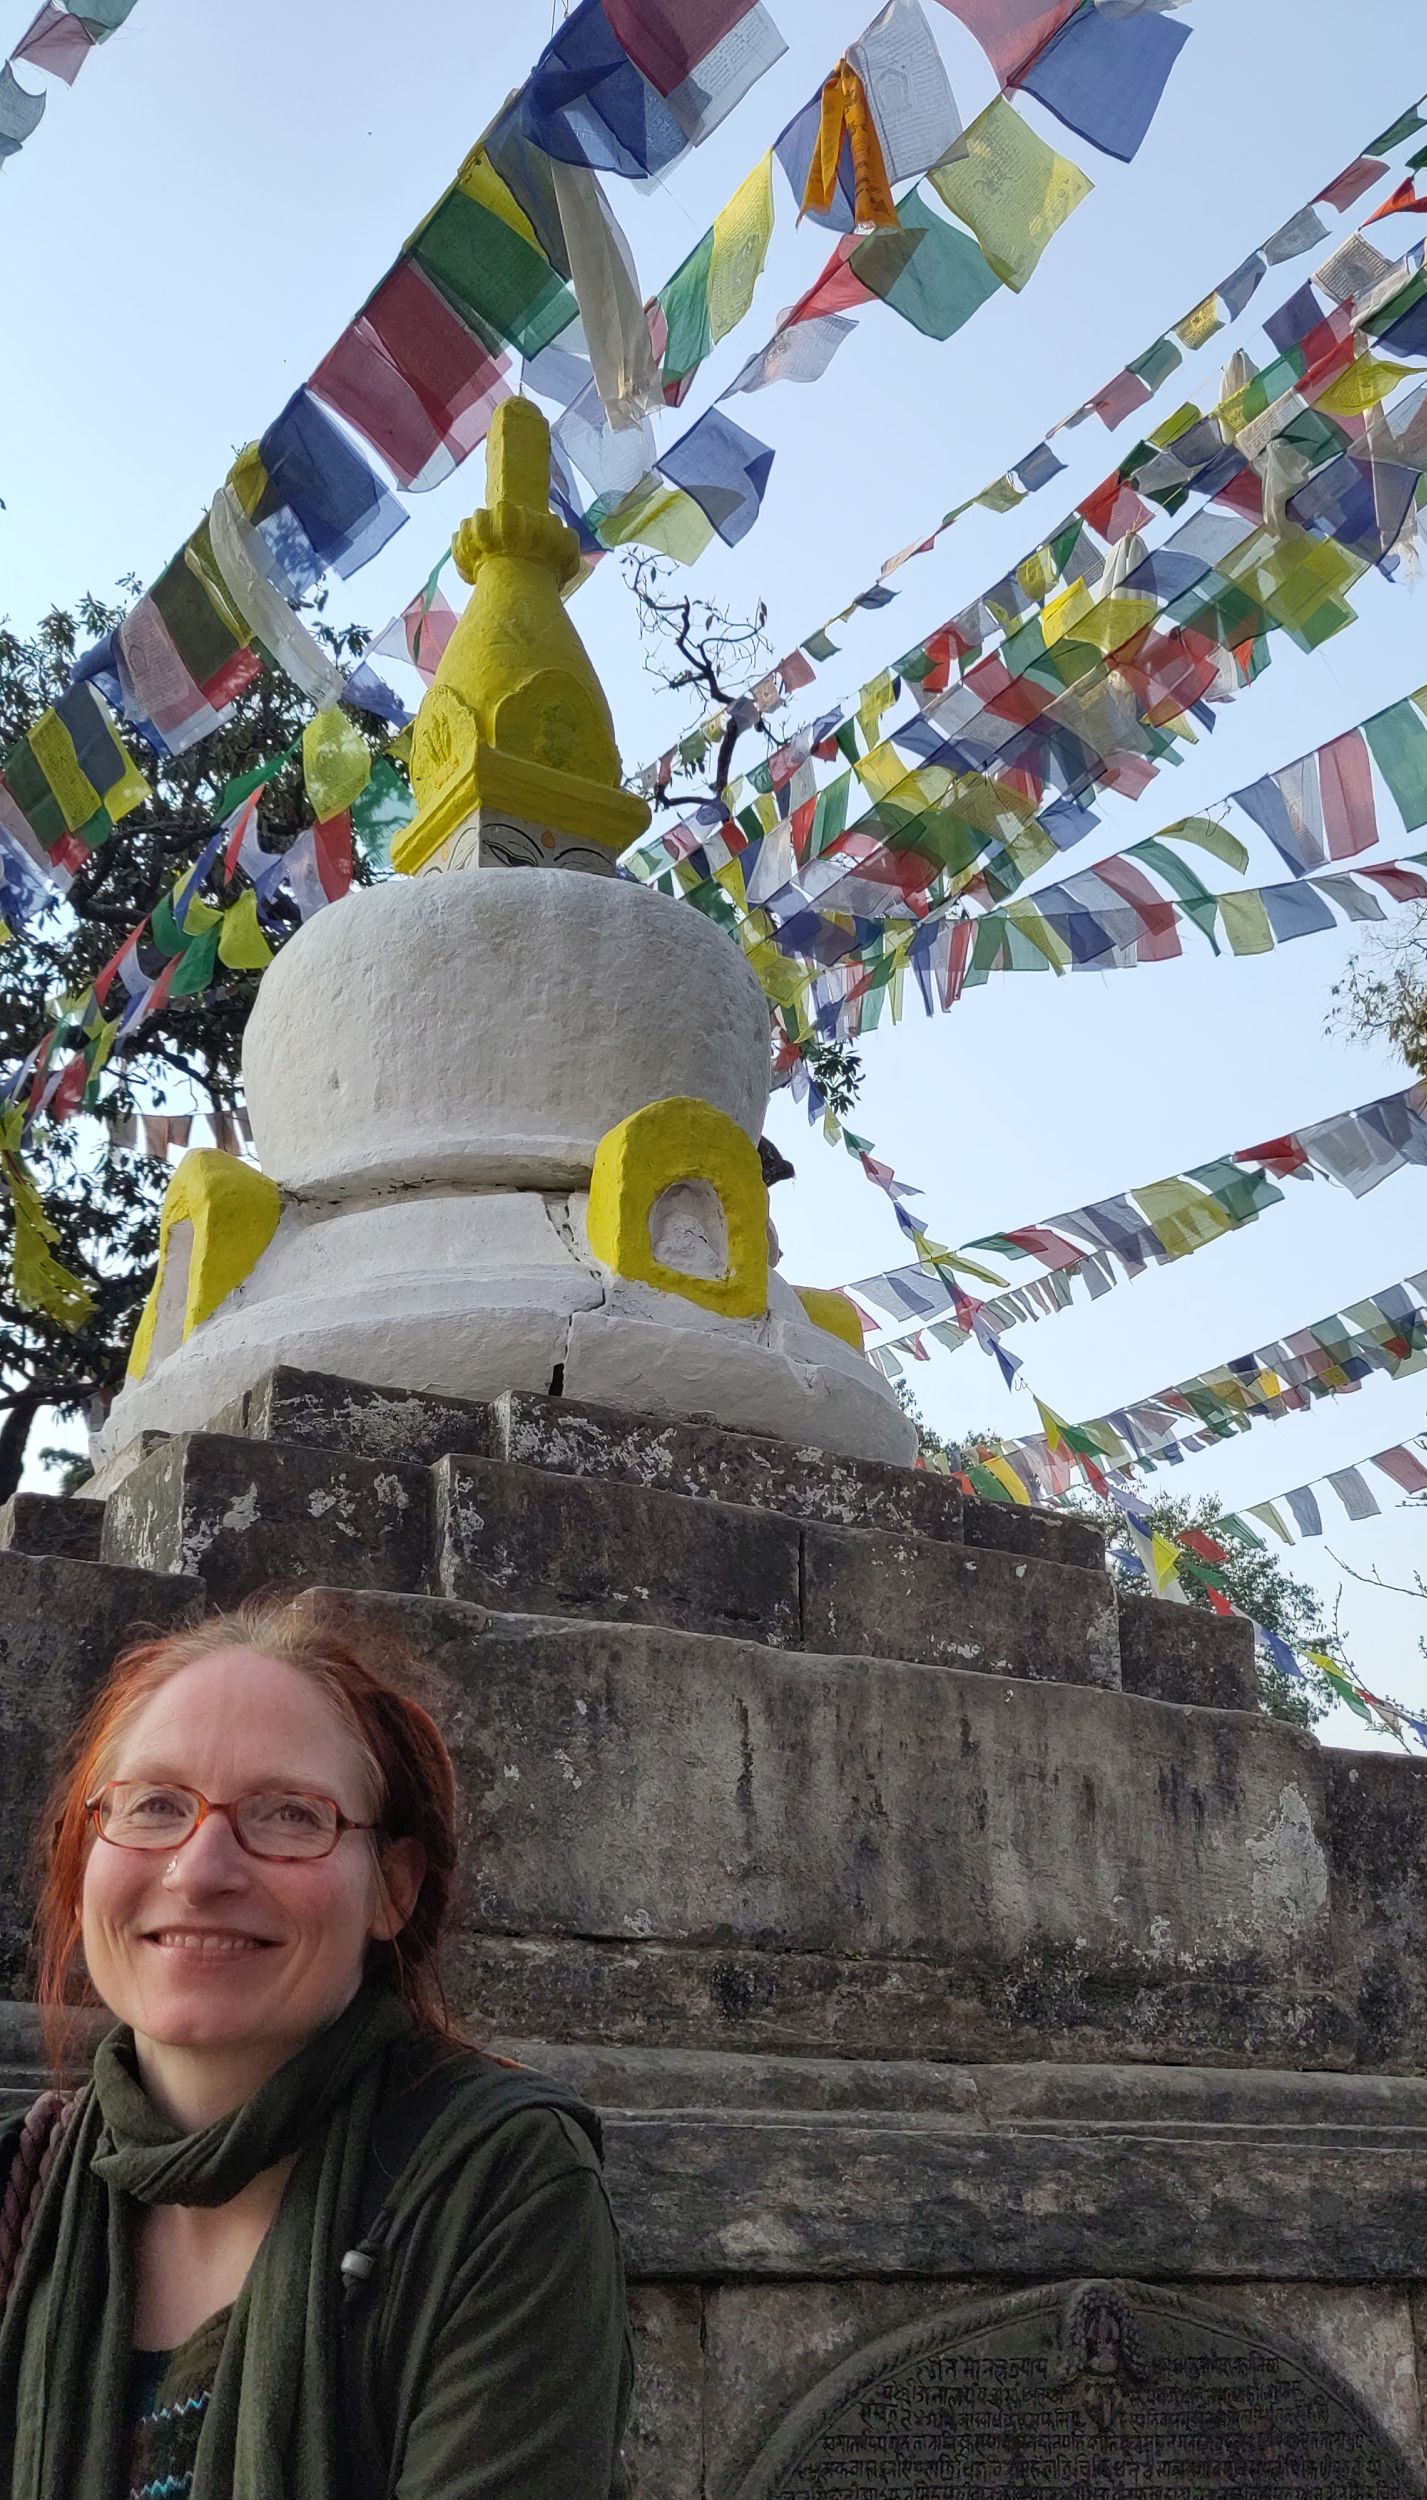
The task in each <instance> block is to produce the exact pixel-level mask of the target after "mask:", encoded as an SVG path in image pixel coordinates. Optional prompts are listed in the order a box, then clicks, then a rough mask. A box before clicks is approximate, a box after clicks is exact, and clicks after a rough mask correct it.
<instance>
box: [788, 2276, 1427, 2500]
mask: <svg viewBox="0 0 1427 2500" xmlns="http://www.w3.org/2000/svg"><path fill="white" fill-rule="evenodd" d="M1422 2490H1423V2486H1422V2484H1421V2481H1420V2479H1419V2478H1418V2476H1417V2474H1416V2472H1415V2470H1414V2468H1413V2467H1412V2466H1411V2465H1410V2464H1409V2463H1408V2461H1407V2460H1406V2458H1405V2457H1404V2456H1403V2455H1402V2454H1401V2452H1400V2450H1399V2449H1398V2448H1397V2446H1396V2445H1395V2443H1394V2442H1393V2441H1392V2440H1391V2439H1389V2438H1388V2436H1387V2435H1386V2433H1385V2432H1384V2431H1383V2430H1382V2429H1381V2428H1380V2427H1379V2425H1378V2424H1376V2423H1375V2422H1374V2421H1373V2419H1372V2417H1371V2416H1370V2415H1369V2414H1368V2412H1367V2411H1366V2409H1365V2408H1364V2406H1363V2405H1362V2404H1361V2402H1360V2401H1359V2399H1358V2398H1357V2397H1356V2396H1355V2395H1354V2394H1353V2393H1352V2392H1351V2391H1350V2390H1349V2389H1348V2388H1346V2387H1345V2386H1343V2385H1342V2384H1341V2383H1340V2382H1339V2381H1337V2380H1335V2379H1333V2378H1332V2377H1331V2376H1330V2375H1329V2374H1328V2373H1327V2372H1325V2370H1324V2369H1323V2367H1322V2365H1321V2363H1319V2362H1318V2361H1316V2360H1315V2359H1312V2358H1310V2357H1308V2356H1307V2355H1305V2354H1302V2353H1298V2352H1294V2351H1292V2350H1291V2349H1289V2348H1288V2347H1287V2346H1285V2345H1282V2344H1280V2343H1278V2342H1276V2341H1275V2342H1272V2343H1271V2342H1269V2340H1268V2339H1267V2338H1266V2337H1265V2336H1263V2335H1262V2334H1261V2333H1259V2332H1258V2331H1257V2330H1256V2329H1255V2328H1254V2327H1253V2326H1251V2325H1249V2324H1246V2323H1245V2322H1244V2321H1243V2320H1241V2319H1239V2318H1237V2317H1229V2316H1227V2315H1225V2314H1224V2313H1222V2312H1221V2311H1218V2310H1215V2309H1213V2308H1210V2307H1208V2306H1206V2305H1205V2304H1203V2303H1201V2302H1198V2301H1189V2300H1185V2299H1183V2298H1182V2297H1180V2296H1178V2295H1176V2294H1174V2293H1169V2292H1158V2291H1155V2290H1153V2289H1152V2288H1149V2287H1147V2286H1145V2285H1143V2284H1138V2283H1096V2282H1092V2283H1078V2284H1069V2285H1067V2284H1055V2285H1050V2286H1048V2287H1046V2288H1045V2289H1043V2290H1038V2291H1032V2292H1024V2293H1020V2294H1018V2295H1016V2296H1015V2297H1014V2298H1012V2299H1009V2300H1000V2301H996V2302H993V2303H991V2304H989V2305H985V2306H976V2307H974V2308H968V2309H965V2310H962V2311H960V2312H953V2313H951V2314H945V2313H944V2314H943V2315H942V2316H940V2317H938V2318H935V2319H932V2320H929V2321H928V2323H927V2324H926V2325H925V2326H922V2327H918V2328H916V2329H915V2330H913V2331H912V2332H911V2333H907V2332H905V2331H903V2332H900V2333H898V2334H896V2335H893V2336H888V2337H885V2338H884V2339H883V2340H882V2341H881V2342H880V2343H878V2344H875V2345H872V2346H870V2347H869V2348H868V2349H867V2350H866V2351H864V2352H862V2353H859V2354H858V2355H857V2356H856V2358H855V2359H854V2360H853V2361H851V2362H849V2363H848V2364H847V2365H846V2366H845V2367H844V2368H843V2369H842V2370H840V2371H838V2372H837V2373H836V2374H835V2375H834V2376H833V2377H831V2378H829V2379H827V2380H825V2381H824V2382H823V2384H822V2385H821V2386H820V2387H818V2388H816V2389H815V2390H814V2391H813V2393H812V2394H811V2395H810V2396H809V2397H808V2398H807V2399H806V2400H805V2401H804V2402H803V2403H802V2404H801V2405H800V2406H799V2407H798V2409H797V2411H796V2412H795V2413H794V2414H793V2416H792V2417H791V2418H790V2420H789V2421H788V2422H787V2423H786V2424H785V2426H784V2428H783V2429H782V2431H780V2432H779V2433H778V2435H777V2437H776V2438H775V2439H774V2440H773V2441H772V2442H771V2444H770V2445H769V2447H768V2448H767V2449H766V2450H765V2451H764V2454H763V2456H762V2457H761V2458H760V2459H759V2462H758V2464H757V2466H756V2467H755V2468H754V2471H753V2473H752V2475H751V2477H750V2478H749V2480H748V2482H747V2483H746V2484H745V2485H744V2488H743V2491H742V2493H741V2495H740V2500H872V2495H876V2496H877V2500H940V2495H942V2494H943V2493H945V2494H952V2493H955V2494H958V2495H961V2496H962V2500H992V2495H1000V2500H1012V2496H1014V2500H1032V2495H1034V2494H1036V2493H1039V2492H1047V2493H1049V2492H1054V2493H1056V2494H1057V2495H1058V2500H1125V2495H1128V2494H1132V2493H1143V2494H1154V2495H1156V2500H1206V2495H1213V2494H1219V2493H1233V2492H1236V2493H1239V2494H1241V2495H1249V2494H1252V2495H1254V2500H1262V2495H1265V2494H1268V2493H1272V2494H1273V2495H1274V2500H1368V2495H1372V2496H1373V2500H1422Z"/></svg>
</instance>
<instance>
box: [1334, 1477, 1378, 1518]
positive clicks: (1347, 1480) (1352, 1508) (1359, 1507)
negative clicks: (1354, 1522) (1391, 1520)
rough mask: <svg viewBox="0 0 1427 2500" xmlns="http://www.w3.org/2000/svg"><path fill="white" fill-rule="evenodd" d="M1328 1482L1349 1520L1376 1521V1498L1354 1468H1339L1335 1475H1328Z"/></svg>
mask: <svg viewBox="0 0 1427 2500" xmlns="http://www.w3.org/2000/svg"><path fill="white" fill-rule="evenodd" d="M1328 1482H1329V1483H1330V1484H1331V1486H1332V1488H1333V1490H1334V1492H1335V1493H1336V1494H1337V1496H1338V1499H1339V1501H1340V1502H1341V1503H1342V1505H1343V1508H1344V1510H1345V1511H1346V1512H1347V1514H1348V1517H1349V1518H1350V1519H1376V1517H1377V1515H1378V1510H1379V1507H1380V1505H1379V1503H1378V1499H1377V1496H1376V1494H1375V1493H1374V1492H1373V1491H1372V1489H1371V1487H1370V1486H1369V1485H1368V1484H1367V1483H1366V1482H1365V1480H1364V1479H1363V1477H1362V1476H1360V1475H1359V1473H1358V1471H1357V1469H1356V1467H1340V1468H1339V1469H1338V1471H1337V1473H1336V1474H1330V1476H1329V1478H1328Z"/></svg>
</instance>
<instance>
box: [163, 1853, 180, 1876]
mask: <svg viewBox="0 0 1427 2500" xmlns="http://www.w3.org/2000/svg"><path fill="white" fill-rule="evenodd" d="M177 1865H178V1859H177V1858H176V1857H172V1858H170V1859H169V1862H168V1864H167V1866H166V1867H165V1868H164V1873H165V1874H166V1875H172V1874H173V1872H174V1870H175V1868H176V1867H177Z"/></svg>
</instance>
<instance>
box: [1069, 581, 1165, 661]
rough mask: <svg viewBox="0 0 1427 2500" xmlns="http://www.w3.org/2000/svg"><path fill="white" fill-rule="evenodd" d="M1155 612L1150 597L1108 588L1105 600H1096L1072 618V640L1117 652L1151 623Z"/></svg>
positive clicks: (1156, 606) (1094, 647)
mask: <svg viewBox="0 0 1427 2500" xmlns="http://www.w3.org/2000/svg"><path fill="white" fill-rule="evenodd" d="M1158 614H1159V607H1158V603H1157V602H1156V601H1155V600H1153V599H1142V598H1136V597H1135V596H1134V595H1133V594H1132V593H1125V592H1121V591H1112V592H1111V594H1110V596H1109V598H1108V599H1097V600H1096V602H1095V604H1094V606H1093V607H1090V608H1087V609H1086V610H1085V613H1084V614H1083V616H1080V617H1078V618H1077V619H1076V625H1075V639H1076V641H1077V642H1088V643H1089V644H1090V646H1091V648H1092V649H1093V650H1095V651H1101V652H1105V653H1109V652H1111V651H1118V650H1119V649H1120V647H1121V645H1122V644H1124V643H1127V642H1130V641H1132V640H1133V639H1134V636H1135V635H1136V634H1138V633H1141V632H1143V630H1144V628H1145V626H1146V625H1149V624H1152V623H1153V621H1154V619H1155V618H1156V617H1157V616H1158Z"/></svg>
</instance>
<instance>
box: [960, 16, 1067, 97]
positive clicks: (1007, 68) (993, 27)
mask: <svg viewBox="0 0 1427 2500" xmlns="http://www.w3.org/2000/svg"><path fill="white" fill-rule="evenodd" d="M942 6H943V8H946V9H950V11H951V13H952V15H953V16H954V17H959V18H960V20H961V22H962V25H963V26H966V27H969V29H970V31H971V33H972V34H973V35H974V36H975V37H976V40H977V42H978V43H979V44H980V46H981V49H982V51H983V52H984V53H985V54H986V56H987V59H988V60H989V61H990V63H991V66H992V68H993V69H994V71H995V73H996V84H997V85H998V86H999V87H1010V86H1014V85H1015V84H1016V82H1017V80H1018V79H1019V77H1020V74H1021V71H1022V70H1023V69H1024V68H1025V66H1026V64H1027V62H1028V61H1030V60H1032V59H1033V58H1034V56H1035V54H1036V53H1037V52H1039V51H1040V49H1041V47H1042V45H1043V44H1047V43H1049V42H1050V40H1051V37H1052V36H1053V35H1055V34H1057V33H1058V32H1059V30H1060V28H1061V27H1062V26H1063V25H1064V24H1065V21H1066V19H1067V18H1068V17H1073V16H1074V14H1075V11H1076V10H1077V9H1078V8H1079V6H1080V0H942Z"/></svg>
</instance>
